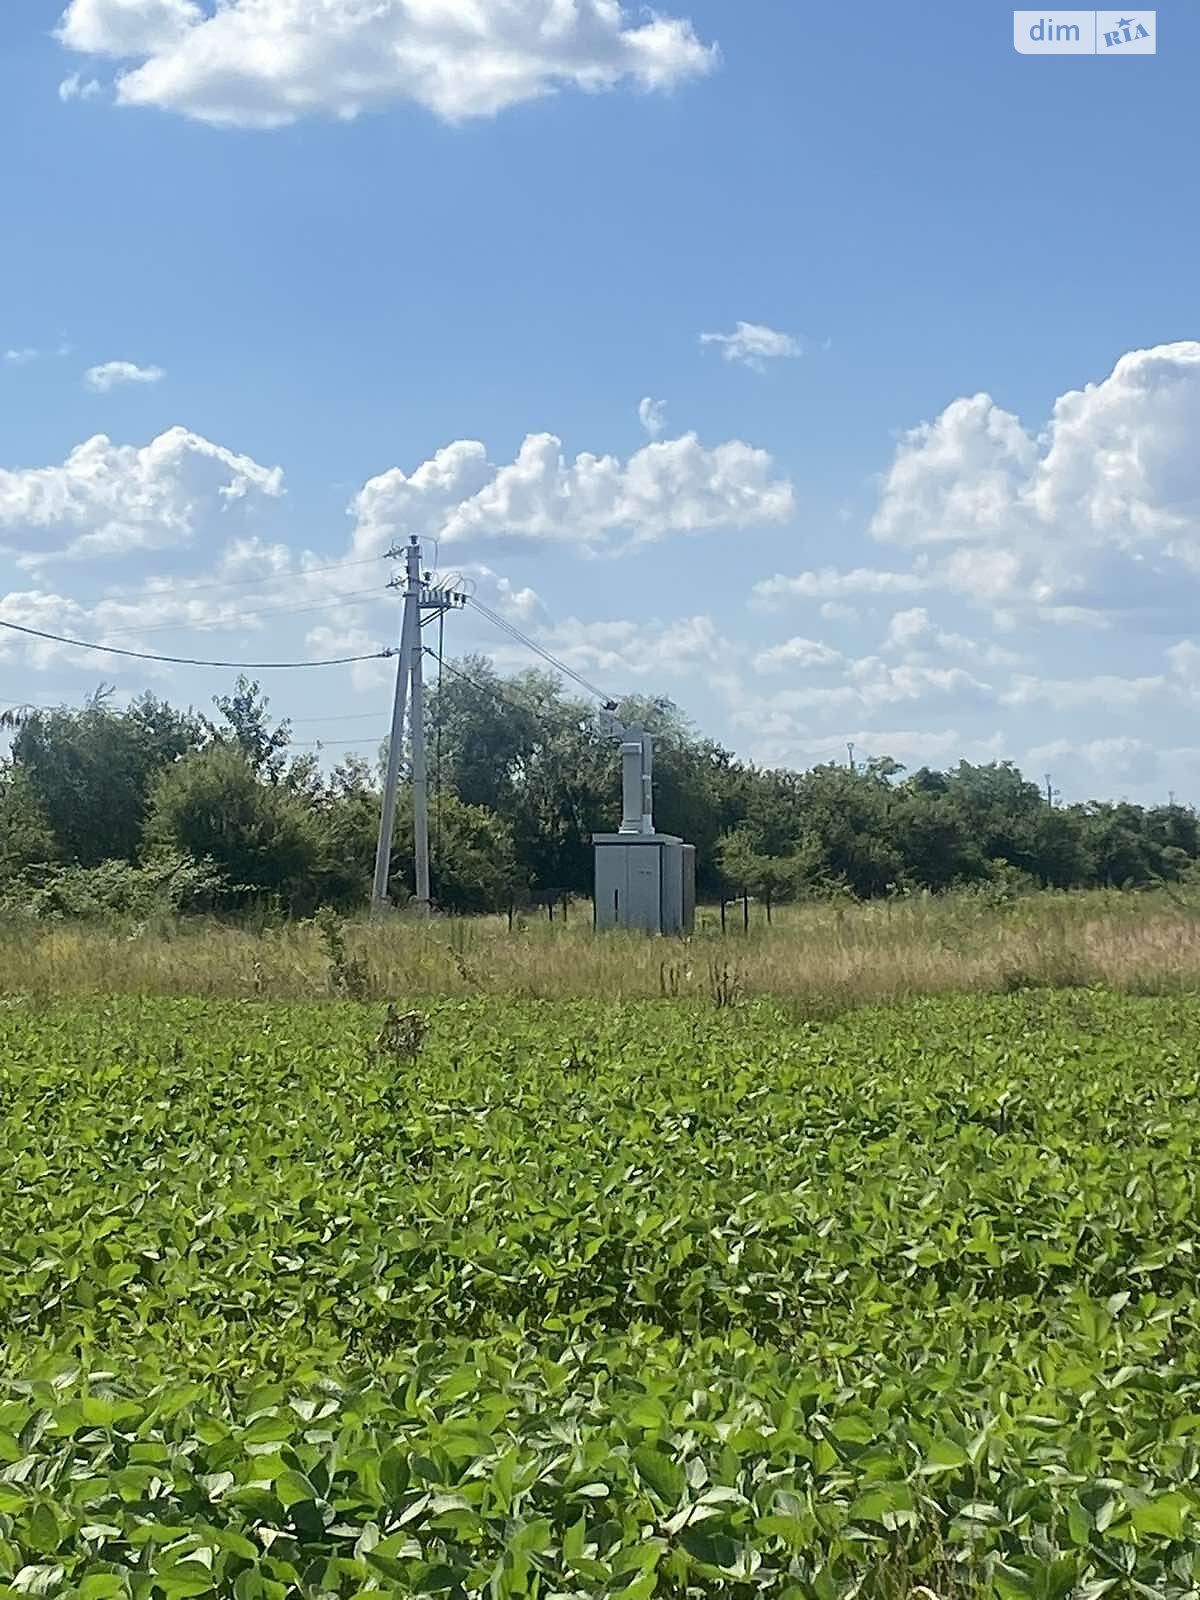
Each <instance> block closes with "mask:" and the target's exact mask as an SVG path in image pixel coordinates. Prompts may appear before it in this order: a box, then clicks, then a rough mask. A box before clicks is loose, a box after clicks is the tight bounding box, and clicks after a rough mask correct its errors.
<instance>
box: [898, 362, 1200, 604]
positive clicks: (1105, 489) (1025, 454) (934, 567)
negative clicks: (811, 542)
mask: <svg viewBox="0 0 1200 1600" xmlns="http://www.w3.org/2000/svg"><path fill="white" fill-rule="evenodd" d="M1198 442H1200V342H1196V341H1193V340H1187V341H1182V342H1180V343H1177V344H1168V345H1159V346H1157V347H1155V348H1153V349H1148V350H1133V351H1130V352H1129V353H1128V354H1126V355H1123V356H1122V357H1121V358H1120V360H1119V361H1118V362H1117V363H1116V365H1115V366H1114V368H1113V370H1112V372H1111V373H1110V374H1109V376H1108V377H1107V378H1105V379H1103V381H1101V382H1099V383H1093V384H1088V385H1087V386H1086V387H1085V388H1084V389H1081V390H1072V391H1070V392H1069V393H1066V394H1063V395H1061V396H1060V397H1059V399H1058V400H1057V401H1056V402H1055V404H1054V408H1053V411H1052V413H1051V416H1050V419H1049V421H1048V422H1047V424H1046V426H1045V427H1044V428H1043V429H1042V430H1040V431H1039V432H1038V433H1036V434H1035V433H1033V432H1031V431H1029V430H1028V429H1026V428H1025V427H1024V425H1023V424H1022V423H1021V422H1020V421H1019V419H1018V418H1017V417H1015V416H1014V415H1013V414H1012V413H1011V412H1008V411H1005V410H1003V409H1002V408H1001V407H1000V406H998V405H997V404H996V402H995V401H994V400H993V399H992V398H991V397H990V396H989V395H986V394H977V395H974V396H972V397H970V398H963V399H958V400H955V401H953V402H952V403H951V404H950V405H948V406H947V407H946V408H945V410H944V411H943V412H942V413H941V415H940V416H938V417H937V418H936V419H935V420H934V421H933V422H929V423H923V424H922V425H921V426H920V427H917V428H914V429H913V430H912V431H911V432H910V433H909V434H908V435H907V436H906V437H905V439H904V440H903V442H902V443H901V445H900V447H899V449H898V451H897V453H896V457H895V459H894V461H893V462H892V465H891V468H890V470H889V471H888V473H887V477H886V480H885V482H884V486H883V493H882V496H881V499H880V503H879V506H878V508H877V510H876V513H875V516H874V518H873V520H872V523H871V531H872V533H873V534H874V535H875V537H876V538H877V539H879V540H881V541H883V542H885V543H888V544H892V545H896V546H900V547H903V548H905V549H908V550H911V551H914V552H915V553H917V555H918V557H919V559H920V560H921V562H922V571H923V573H924V574H925V576H926V579H927V581H929V582H931V583H936V584H938V585H942V586H945V587H946V588H949V589H953V590H957V591H959V592H961V593H963V594H966V595H968V596H970V597H971V598H973V599H975V600H978V601H980V602H982V603H984V604H987V605H990V606H992V607H994V608H997V609H1004V608H1012V609H1014V610H1017V611H1025V612H1033V613H1035V614H1036V615H1038V616H1039V617H1041V618H1042V619H1043V620H1047V621H1052V622H1063V623H1070V622H1083V621H1092V622H1094V623H1095V624H1096V625H1098V626H1103V625H1104V624H1105V623H1106V621H1109V620H1111V618H1110V615H1109V614H1110V613H1111V612H1112V611H1114V610H1117V611H1127V610H1130V609H1132V608H1135V607H1139V608H1143V609H1147V610H1153V609H1154V608H1160V609H1162V608H1168V609H1169V608H1170V607H1171V605H1172V604H1173V603H1174V596H1173V591H1174V588H1175V586H1176V585H1177V583H1178V581H1179V579H1180V577H1181V576H1183V577H1185V578H1188V579H1191V578H1194V577H1196V576H1197V575H1200V450H1197V443H1198Z"/></svg>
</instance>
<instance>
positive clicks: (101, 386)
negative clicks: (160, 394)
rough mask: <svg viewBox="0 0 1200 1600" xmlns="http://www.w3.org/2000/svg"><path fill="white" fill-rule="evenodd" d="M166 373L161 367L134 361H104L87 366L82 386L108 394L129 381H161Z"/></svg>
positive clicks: (96, 392) (98, 392)
mask: <svg viewBox="0 0 1200 1600" xmlns="http://www.w3.org/2000/svg"><path fill="white" fill-rule="evenodd" d="M165 377H166V373H165V372H164V371H163V369H162V368H161V367H139V366H138V364H137V362H136V361H105V362H103V363H102V365H100V366H97V367H89V368H88V369H87V371H86V372H85V373H84V375H83V383H84V387H85V388H87V389H90V390H91V391H92V393H93V394H108V393H109V391H110V390H112V389H118V388H121V387H123V386H124V385H125V384H129V383H135V384H136V383H161V382H162V380H163V379H164V378H165Z"/></svg>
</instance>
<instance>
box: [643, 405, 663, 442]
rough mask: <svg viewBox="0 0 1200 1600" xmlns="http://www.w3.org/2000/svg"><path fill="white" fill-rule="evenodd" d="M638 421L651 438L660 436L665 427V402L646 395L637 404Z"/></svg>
mask: <svg viewBox="0 0 1200 1600" xmlns="http://www.w3.org/2000/svg"><path fill="white" fill-rule="evenodd" d="M638 421H639V422H640V423H641V425H642V427H643V428H645V430H646V432H647V433H648V434H649V435H650V437H651V438H652V439H657V438H659V437H661V435H662V434H663V433H665V432H666V427H667V402H666V401H665V400H652V399H651V397H650V396H649V395H647V396H646V397H645V399H644V400H643V401H642V402H641V404H640V405H639V406H638Z"/></svg>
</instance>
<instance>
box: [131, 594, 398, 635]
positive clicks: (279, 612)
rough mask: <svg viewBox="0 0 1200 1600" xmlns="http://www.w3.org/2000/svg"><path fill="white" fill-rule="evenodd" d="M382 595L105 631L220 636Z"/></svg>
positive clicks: (346, 596) (352, 597)
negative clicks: (212, 633)
mask: <svg viewBox="0 0 1200 1600" xmlns="http://www.w3.org/2000/svg"><path fill="white" fill-rule="evenodd" d="M383 593H384V591H383V590H382V589H351V590H349V591H348V592H347V593H346V594H344V595H342V597H341V599H339V600H325V601H322V603H321V604H320V605H315V606H264V607H263V608H262V609H261V610H260V611H243V612H240V613H239V614H238V615H237V616H234V617H214V618H211V619H210V620H208V621H207V622H192V621H189V620H188V619H187V618H180V619H179V620H178V621H177V622H152V623H150V624H149V625H148V626H146V627H139V626H137V625H131V626H130V627H128V628H107V629H105V632H106V633H108V634H109V635H110V637H114V638H120V637H122V636H124V635H126V634H130V633H137V634H142V633H166V632H169V631H170V630H172V629H175V628H178V629H180V630H181V631H183V632H185V633H201V632H205V631H208V630H213V631H216V632H217V633H222V632H225V631H226V630H228V629H232V628H237V627H240V626H241V625H242V623H244V622H252V621H254V620H255V619H256V618H258V617H298V616H303V615H304V614H305V613H306V612H310V611H334V610H336V609H337V608H338V607H339V606H344V605H349V604H351V603H352V602H353V601H355V600H358V599H362V597H363V596H364V595H369V594H374V595H379V597H380V598H381V599H382V598H383Z"/></svg>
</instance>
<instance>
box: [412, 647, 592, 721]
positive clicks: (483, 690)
mask: <svg viewBox="0 0 1200 1600" xmlns="http://www.w3.org/2000/svg"><path fill="white" fill-rule="evenodd" d="M425 654H426V655H427V656H431V657H434V659H436V656H435V653H434V652H433V651H432V650H430V649H428V648H426V651H425ZM442 667H443V668H444V669H445V670H446V671H447V672H449V673H452V674H453V675H454V676H455V677H456V678H461V679H462V681H463V682H464V683H466V684H469V685H470V686H471V688H472V689H474V690H475V692H476V694H490V695H491V696H492V698H493V699H494V700H499V701H500V703H501V704H502V705H506V706H508V707H509V709H510V710H512V711H520V712H522V713H523V714H524V715H525V716H527V717H528V718H529V720H530V721H531V722H537V723H542V724H543V725H544V726H545V727H548V728H554V727H558V728H578V727H579V723H578V722H577V721H576V720H575V719H574V718H572V717H548V716H546V715H545V713H544V712H538V711H534V710H532V708H531V707H529V706H527V705H524V704H522V702H521V701H520V700H513V699H511V698H510V697H509V696H508V695H506V694H505V693H504V691H503V690H502V689H500V688H498V687H497V686H496V685H495V684H491V683H480V682H479V681H478V680H477V679H476V678H472V677H471V675H470V674H469V673H467V672H463V670H462V669H461V668H460V667H456V666H455V665H454V663H453V662H452V661H446V660H445V659H443V661H442Z"/></svg>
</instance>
